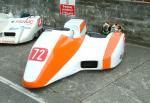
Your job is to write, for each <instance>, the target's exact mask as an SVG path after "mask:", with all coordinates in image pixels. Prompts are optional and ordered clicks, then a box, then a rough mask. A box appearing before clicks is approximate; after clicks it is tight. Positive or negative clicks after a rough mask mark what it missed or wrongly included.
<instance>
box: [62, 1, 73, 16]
mask: <svg viewBox="0 0 150 103" xmlns="http://www.w3.org/2000/svg"><path fill="white" fill-rule="evenodd" d="M60 14H66V15H75V0H60Z"/></svg>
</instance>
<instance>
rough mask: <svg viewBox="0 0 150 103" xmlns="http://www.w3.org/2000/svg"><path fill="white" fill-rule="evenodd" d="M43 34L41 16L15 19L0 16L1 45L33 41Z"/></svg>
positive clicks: (5, 15)
mask: <svg viewBox="0 0 150 103" xmlns="http://www.w3.org/2000/svg"><path fill="white" fill-rule="evenodd" d="M41 32H42V21H41V18H40V16H29V17H24V18H14V17H12V16H9V15H8V14H0V43H10V44H17V43H23V42H27V41H30V40H32V39H33V38H34V37H35V36H36V35H38V33H41Z"/></svg>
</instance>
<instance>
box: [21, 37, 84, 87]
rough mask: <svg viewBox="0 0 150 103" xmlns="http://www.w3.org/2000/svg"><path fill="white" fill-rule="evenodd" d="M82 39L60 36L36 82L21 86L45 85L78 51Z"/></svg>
mask: <svg viewBox="0 0 150 103" xmlns="http://www.w3.org/2000/svg"><path fill="white" fill-rule="evenodd" d="M84 38H85V36H82V37H80V38H69V37H67V36H63V35H62V36H61V37H60V39H59V41H58V42H57V43H56V46H55V48H54V49H53V51H52V54H51V55H50V57H49V58H48V60H47V62H46V64H45V66H44V68H43V70H42V71H41V73H40V75H39V76H38V78H37V80H36V81H34V82H26V81H23V85H24V86H25V87H28V88H39V87H42V86H44V85H46V84H47V83H48V81H49V80H51V79H52V78H53V77H54V76H55V75H56V73H58V72H59V71H60V69H61V68H62V67H63V66H64V65H65V64H66V63H67V62H68V61H69V60H70V59H71V58H72V56H73V55H74V54H75V53H76V52H77V51H78V49H79V48H80V46H81V44H82V42H83V40H84ZM31 75H32V74H31Z"/></svg>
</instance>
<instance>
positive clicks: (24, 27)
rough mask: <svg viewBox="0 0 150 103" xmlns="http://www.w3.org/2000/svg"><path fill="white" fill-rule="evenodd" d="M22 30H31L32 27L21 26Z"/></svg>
mask: <svg viewBox="0 0 150 103" xmlns="http://www.w3.org/2000/svg"><path fill="white" fill-rule="evenodd" d="M21 28H23V29H31V27H27V26H21Z"/></svg>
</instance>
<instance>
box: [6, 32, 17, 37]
mask: <svg viewBox="0 0 150 103" xmlns="http://www.w3.org/2000/svg"><path fill="white" fill-rule="evenodd" d="M15 34H16V33H14V32H5V33H4V36H15Z"/></svg>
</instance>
